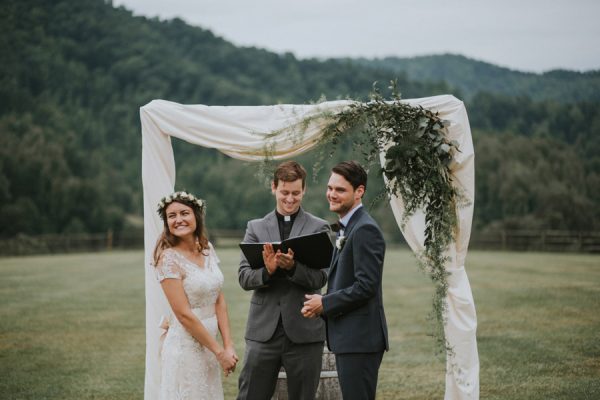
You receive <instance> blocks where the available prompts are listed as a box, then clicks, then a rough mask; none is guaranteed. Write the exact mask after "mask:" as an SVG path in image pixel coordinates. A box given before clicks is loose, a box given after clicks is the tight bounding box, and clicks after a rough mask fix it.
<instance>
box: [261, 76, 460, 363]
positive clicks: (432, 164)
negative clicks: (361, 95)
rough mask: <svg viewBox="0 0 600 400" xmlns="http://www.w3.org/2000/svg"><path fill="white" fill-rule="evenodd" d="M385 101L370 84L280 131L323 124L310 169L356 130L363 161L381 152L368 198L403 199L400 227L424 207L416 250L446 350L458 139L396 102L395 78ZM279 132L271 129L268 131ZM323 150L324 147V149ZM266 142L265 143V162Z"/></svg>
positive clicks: (443, 124)
mask: <svg viewBox="0 0 600 400" xmlns="http://www.w3.org/2000/svg"><path fill="white" fill-rule="evenodd" d="M390 89H391V91H392V98H391V100H386V99H384V98H383V96H382V95H381V93H380V92H379V91H378V89H377V86H376V83H375V84H374V85H373V92H372V93H371V96H370V98H371V99H370V101H369V102H367V103H362V102H354V103H352V104H351V105H349V106H348V107H347V108H345V109H344V110H343V111H341V112H337V113H330V112H324V113H321V114H318V115H313V116H311V117H308V118H305V119H304V120H302V121H301V122H300V123H299V124H298V125H296V126H294V127H288V128H285V129H284V130H285V131H287V133H288V134H289V135H290V138H296V139H298V137H299V136H298V135H300V137H301V136H302V135H304V132H305V131H306V129H307V128H308V127H309V126H310V124H311V123H313V122H318V123H319V124H323V122H324V121H325V124H324V128H323V129H322V132H323V135H322V137H321V140H320V145H328V146H320V148H321V152H320V154H319V158H318V161H317V162H316V163H315V166H314V168H313V169H314V171H315V174H316V173H317V172H316V171H318V170H319V169H320V166H321V165H322V162H323V160H324V159H325V158H331V157H332V156H333V153H334V152H335V150H336V146H337V144H339V143H340V142H341V141H342V137H345V136H347V134H348V133H350V132H352V131H355V130H357V129H360V132H361V134H360V135H354V136H353V145H354V147H355V149H357V150H359V152H360V153H361V154H362V156H363V158H364V160H363V161H364V162H365V163H366V165H369V166H370V165H373V164H377V165H380V163H379V154H380V153H382V152H383V153H384V154H385V162H384V167H383V168H381V173H382V174H383V175H384V177H385V178H386V179H385V181H386V182H385V185H386V187H385V190H384V192H383V193H380V194H379V195H378V196H377V197H376V199H375V200H374V201H377V200H380V199H382V198H385V197H388V196H390V195H394V196H397V197H399V198H401V199H402V201H403V202H404V207H405V211H404V215H403V219H402V223H401V224H402V226H404V224H405V223H406V221H407V220H408V218H409V217H410V216H412V215H413V214H414V213H415V212H416V211H417V210H424V211H425V225H426V226H425V243H424V245H425V246H424V247H425V250H424V251H423V252H422V253H421V254H418V255H417V259H418V262H419V266H420V267H421V269H422V270H423V271H424V272H425V273H426V274H427V275H428V276H429V277H430V278H431V280H432V281H433V283H434V285H435V291H434V295H433V310H432V312H431V316H430V318H431V320H432V322H433V333H432V335H433V336H434V338H435V340H436V342H437V343H438V345H439V349H440V350H442V349H445V350H447V352H448V353H449V354H452V349H451V348H450V347H449V345H448V342H447V341H446V339H445V335H444V322H445V320H444V315H445V309H446V307H447V304H446V295H447V291H448V280H447V277H448V275H449V273H448V272H447V271H446V269H445V267H444V266H445V264H446V262H447V261H448V257H447V255H446V251H447V250H448V246H449V245H450V244H451V243H452V242H453V241H454V236H455V232H456V229H457V223H458V219H457V207H459V206H463V205H466V201H465V200H464V197H463V196H462V195H461V193H460V192H459V190H458V189H457V188H456V187H455V186H454V185H453V184H452V177H451V173H450V166H451V163H452V160H453V156H454V154H455V153H456V152H457V151H459V149H458V143H457V142H456V141H450V140H448V138H447V137H446V134H447V129H446V128H447V124H448V122H447V121H444V120H442V119H441V118H440V117H439V116H438V114H437V113H433V112H432V111H430V110H427V109H424V108H423V107H421V106H418V107H415V106H411V105H409V104H407V103H403V102H401V101H400V100H401V97H400V94H399V93H398V91H397V87H396V82H395V81H393V82H391V86H390ZM280 133H281V131H277V132H272V136H271V135H269V136H270V137H273V136H276V135H278V134H280ZM325 149H329V151H328V154H325ZM271 151H272V146H268V145H266V146H265V154H267V157H266V161H267V162H268V160H269V159H270V157H269V156H268V155H269V154H272V153H271Z"/></svg>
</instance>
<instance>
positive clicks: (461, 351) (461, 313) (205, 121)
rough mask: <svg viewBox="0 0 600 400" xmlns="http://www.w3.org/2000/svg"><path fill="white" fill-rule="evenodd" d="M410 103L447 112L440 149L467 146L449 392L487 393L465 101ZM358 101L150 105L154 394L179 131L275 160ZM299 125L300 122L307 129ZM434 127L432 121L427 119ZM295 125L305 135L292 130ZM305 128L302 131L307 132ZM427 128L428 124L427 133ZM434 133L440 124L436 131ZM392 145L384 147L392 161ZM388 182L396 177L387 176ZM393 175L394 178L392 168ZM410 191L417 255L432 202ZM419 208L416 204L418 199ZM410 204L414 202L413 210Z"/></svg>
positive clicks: (406, 218) (448, 286)
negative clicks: (159, 251) (164, 213)
mask: <svg viewBox="0 0 600 400" xmlns="http://www.w3.org/2000/svg"><path fill="white" fill-rule="evenodd" d="M401 103H403V104H405V105H408V106H411V107H416V108H418V109H422V110H427V111H431V113H429V114H431V115H435V116H436V117H439V118H438V119H437V120H439V121H443V123H442V124H440V126H439V128H440V131H443V133H444V135H445V137H446V138H445V139H444V140H445V142H444V143H440V142H439V139H436V138H435V137H434V136H435V135H433V134H432V138H433V140H434V141H435V140H437V142H436V145H437V146H440V149H441V151H446V152H447V146H446V149H444V146H445V143H446V142H448V143H450V142H451V143H453V144H455V145H456V147H457V148H458V149H459V151H456V152H452V153H451V160H449V161H451V163H449V167H448V169H447V170H448V173H449V179H448V180H449V182H450V184H451V185H452V187H453V188H455V189H456V192H457V193H460V196H461V198H462V200H463V204H462V206H460V207H459V206H456V220H455V221H454V225H453V236H452V239H453V240H452V241H451V243H449V245H448V246H447V247H446V246H445V251H444V253H443V258H441V260H443V261H442V262H443V265H442V268H443V282H444V287H443V292H442V293H443V296H444V307H443V330H444V334H445V342H446V344H447V347H448V352H447V357H446V359H447V361H446V388H445V399H478V398H479V356H478V352H477V342H476V328H477V318H476V314H475V304H474V301H473V295H472V292H471V287H470V284H469V280H468V277H467V274H466V271H465V267H464V266H465V259H466V255H467V248H468V244H469V238H470V233H471V222H472V217H473V199H474V150H473V142H472V138H471V130H470V126H469V121H468V117H467V112H466V109H465V107H464V104H463V103H462V102H461V101H460V100H458V99H457V98H455V97H454V96H451V95H443V96H434V97H427V98H420V99H408V100H402V101H401ZM357 104H359V103H357V102H354V101H351V100H340V101H329V102H322V103H318V104H310V105H291V104H285V105H273V106H205V105H183V104H178V103H174V102H170V101H165V100H153V101H152V102H150V103H148V104H147V105H145V106H143V107H141V109H140V118H141V123H142V182H143V190H144V247H145V266H144V268H145V287H146V378H145V390H144V393H145V400H154V398H153V395H154V394H156V393H158V390H156V389H157V387H158V385H159V381H160V371H159V368H158V365H159V347H160V336H161V334H162V330H161V328H160V327H159V323H160V319H161V316H163V315H167V314H168V311H169V306H168V303H167V301H166V298H165V297H164V294H163V292H162V290H161V288H160V285H159V284H158V282H157V281H156V278H155V274H154V267H153V266H152V265H151V262H152V250H153V248H154V245H155V243H156V240H157V238H158V236H159V234H160V232H161V230H162V222H161V220H160V218H159V216H158V215H157V213H156V204H158V202H159V201H160V199H161V198H162V197H163V196H165V195H166V194H168V193H171V192H173V191H174V186H175V176H176V174H175V158H174V154H173V148H172V146H171V136H173V137H176V138H178V139H181V140H184V141H186V142H188V143H191V144H195V145H199V146H203V147H208V148H214V149H217V150H219V151H221V152H223V153H224V154H226V155H228V156H230V157H233V158H236V159H240V160H245V161H262V160H263V159H264V157H265V151H266V150H265V149H266V144H268V154H269V156H270V157H271V158H273V159H285V158H291V157H294V156H297V155H299V154H302V153H304V152H306V151H308V150H310V149H312V148H313V147H315V146H316V145H318V144H319V143H320V142H321V141H322V139H323V136H324V135H327V134H331V121H332V116H336V115H342V114H343V113H344V112H345V111H347V110H348V109H351V108H352V107H356V105H357ZM298 127H300V128H298ZM423 129H425V128H423ZM293 132H296V134H293ZM298 132H299V134H298ZM425 133H427V132H425ZM434 133H435V132H434ZM390 148H391V147H390V146H383V147H382V148H381V149H380V154H379V156H380V160H381V163H382V165H383V166H384V167H385V165H386V155H387V151H388V149H390ZM387 178H388V181H389V178H390V177H389V176H388V177H387ZM392 179H394V178H393V177H392ZM404 200H405V199H403V198H402V192H400V193H391V196H390V206H391V208H392V211H393V213H394V217H395V219H396V222H397V223H398V226H399V228H400V229H401V231H402V234H403V235H404V238H405V239H406V241H407V243H408V244H409V246H410V247H411V249H412V250H413V251H414V252H415V254H417V256H418V257H420V258H423V257H424V254H426V252H425V250H426V246H425V244H426V241H427V240H428V239H427V238H428V237H429V235H430V232H429V230H430V227H429V225H430V221H429V220H428V218H429V217H428V216H427V215H426V213H425V210H424V209H409V210H407V204H406V202H405V201H404ZM409 208H410V205H409ZM406 211H410V212H409V213H408V214H406V215H405V213H406Z"/></svg>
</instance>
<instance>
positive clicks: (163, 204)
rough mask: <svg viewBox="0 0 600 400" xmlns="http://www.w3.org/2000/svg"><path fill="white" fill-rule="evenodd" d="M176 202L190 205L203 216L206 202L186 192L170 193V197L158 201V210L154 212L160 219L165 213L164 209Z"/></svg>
mask: <svg viewBox="0 0 600 400" xmlns="http://www.w3.org/2000/svg"><path fill="white" fill-rule="evenodd" d="M176 200H178V201H181V202H183V203H184V204H188V205H190V206H191V207H192V208H195V209H197V210H199V211H200V213H202V214H204V213H205V211H206V202H205V201H204V200H202V199H199V198H197V197H195V196H194V195H193V194H191V193H188V192H186V191H181V192H175V193H171V194H170V195H168V196H165V197H163V198H162V199H161V200H160V202H159V203H158V209H157V210H156V211H157V212H158V215H160V216H161V217H162V216H163V215H164V213H165V209H166V208H167V206H168V205H169V204H171V203H172V202H174V201H176Z"/></svg>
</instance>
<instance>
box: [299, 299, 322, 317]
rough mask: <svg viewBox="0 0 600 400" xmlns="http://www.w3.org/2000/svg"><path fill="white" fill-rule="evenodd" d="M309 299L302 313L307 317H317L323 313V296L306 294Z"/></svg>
mask: <svg viewBox="0 0 600 400" xmlns="http://www.w3.org/2000/svg"><path fill="white" fill-rule="evenodd" d="M304 297H305V298H306V299H307V300H306V301H305V302H304V307H302V310H301V312H302V315H303V316H304V317H305V318H316V317H318V316H319V315H321V314H322V313H323V300H322V299H323V296H321V295H320V294H305V295H304Z"/></svg>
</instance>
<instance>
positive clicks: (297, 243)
mask: <svg viewBox="0 0 600 400" xmlns="http://www.w3.org/2000/svg"><path fill="white" fill-rule="evenodd" d="M265 244H266V243H245V242H242V243H240V249H242V252H243V253H244V255H245V256H246V259H247V260H248V263H249V264H250V266H251V267H252V268H262V267H264V266H265V263H264V262H263V257H262V251H263V245H265ZM272 244H273V249H274V250H275V251H277V250H281V252H282V253H287V251H288V249H292V251H293V252H294V258H295V259H296V260H298V261H299V262H301V263H302V264H304V265H306V266H307V267H310V268H317V269H318V268H327V267H329V263H330V262H331V256H332V255H333V244H331V239H330V238H329V233H328V232H327V231H323V232H319V233H311V234H310V235H303V236H296V237H293V238H289V239H286V240H284V241H283V242H273V243H272Z"/></svg>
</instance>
